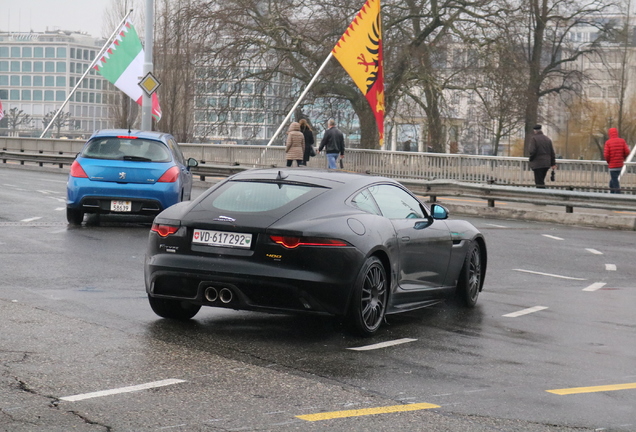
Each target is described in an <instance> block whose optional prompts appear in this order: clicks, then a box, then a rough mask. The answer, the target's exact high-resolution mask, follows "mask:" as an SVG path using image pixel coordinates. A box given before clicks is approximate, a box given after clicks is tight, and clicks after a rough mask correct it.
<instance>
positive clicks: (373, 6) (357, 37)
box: [331, 0, 384, 146]
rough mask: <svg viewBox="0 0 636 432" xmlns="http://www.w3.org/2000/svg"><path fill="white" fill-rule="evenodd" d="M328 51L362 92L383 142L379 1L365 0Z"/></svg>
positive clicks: (382, 81) (382, 86)
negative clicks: (334, 44)
mask: <svg viewBox="0 0 636 432" xmlns="http://www.w3.org/2000/svg"><path fill="white" fill-rule="evenodd" d="M331 53H332V54H333V56H334V57H335V58H337V59H338V61H339V62H340V64H341V65H342V67H343V68H344V69H345V70H346V71H347V73H348V74H349V75H350V76H351V79H353V82H355V83H356V85H357V86H358V88H359V89H360V91H362V94H364V95H365V97H366V98H367V101H369V105H371V109H372V110H373V114H374V115H375V121H376V123H377V125H378V132H379V133H380V145H381V146H382V145H383V144H384V65H383V60H382V19H381V17H380V0H367V2H366V3H365V4H364V6H362V9H360V11H359V12H358V14H357V15H356V17H355V18H354V20H353V21H352V22H351V24H350V25H349V28H347V31H345V32H344V34H343V35H342V37H341V38H340V40H339V41H338V43H337V44H336V46H335V47H334V48H333V50H331Z"/></svg>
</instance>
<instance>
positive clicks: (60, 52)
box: [56, 47, 66, 58]
mask: <svg viewBox="0 0 636 432" xmlns="http://www.w3.org/2000/svg"><path fill="white" fill-rule="evenodd" d="M56 57H57V58H66V48H64V47H59V48H58V49H57V55H56Z"/></svg>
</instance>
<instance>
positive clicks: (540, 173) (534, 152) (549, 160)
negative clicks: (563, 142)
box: [528, 124, 556, 189]
mask: <svg viewBox="0 0 636 432" xmlns="http://www.w3.org/2000/svg"><path fill="white" fill-rule="evenodd" d="M533 132H534V134H533V135H532V138H530V146H529V148H528V150H529V153H530V158H529V161H530V168H531V169H532V171H534V184H535V185H536V186H537V187H538V188H542V189H543V188H545V176H546V174H548V170H549V169H550V168H552V169H556V155H555V154H554V147H553V146H552V140H551V139H550V138H548V137H547V136H546V135H544V134H543V131H542V130H541V125H539V124H538V125H536V126H535V127H534V128H533Z"/></svg>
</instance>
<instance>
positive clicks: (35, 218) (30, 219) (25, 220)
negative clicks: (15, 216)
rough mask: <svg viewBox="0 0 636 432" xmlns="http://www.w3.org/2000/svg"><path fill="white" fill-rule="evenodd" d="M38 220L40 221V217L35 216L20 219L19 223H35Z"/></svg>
mask: <svg viewBox="0 0 636 432" xmlns="http://www.w3.org/2000/svg"><path fill="white" fill-rule="evenodd" d="M38 219H42V216H36V217H32V218H28V219H22V220H21V221H20V222H33V221H36V220H38Z"/></svg>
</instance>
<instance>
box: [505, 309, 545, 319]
mask: <svg viewBox="0 0 636 432" xmlns="http://www.w3.org/2000/svg"><path fill="white" fill-rule="evenodd" d="M547 308H548V307H547V306H535V307H531V308H528V309H522V310H520V311H517V312H512V313H509V314H506V315H504V316H505V317H510V318H516V317H520V316H521V315H528V314H531V313H534V312H539V311H542V310H544V309H547Z"/></svg>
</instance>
